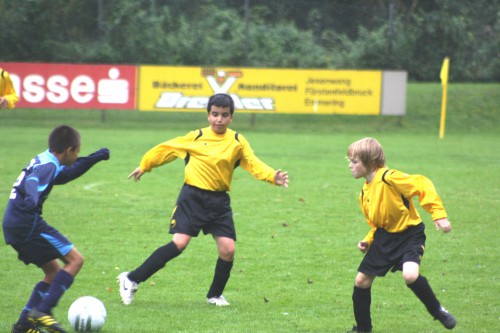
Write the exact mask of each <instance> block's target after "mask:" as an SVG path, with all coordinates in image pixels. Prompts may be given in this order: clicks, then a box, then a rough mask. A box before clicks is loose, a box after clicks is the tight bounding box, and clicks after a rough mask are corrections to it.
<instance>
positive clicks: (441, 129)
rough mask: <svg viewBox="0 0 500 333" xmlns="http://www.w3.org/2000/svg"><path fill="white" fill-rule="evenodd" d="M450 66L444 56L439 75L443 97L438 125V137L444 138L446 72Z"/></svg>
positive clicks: (448, 59)
mask: <svg viewBox="0 0 500 333" xmlns="http://www.w3.org/2000/svg"><path fill="white" fill-rule="evenodd" d="M449 68H450V58H448V57H446V58H444V61H443V66H441V73H439V77H440V78H441V85H442V86H443V99H442V101H441V124H440V125H439V138H440V139H442V138H444V126H445V121H446V93H447V90H448V74H449Z"/></svg>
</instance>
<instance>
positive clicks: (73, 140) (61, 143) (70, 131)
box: [49, 125, 80, 154]
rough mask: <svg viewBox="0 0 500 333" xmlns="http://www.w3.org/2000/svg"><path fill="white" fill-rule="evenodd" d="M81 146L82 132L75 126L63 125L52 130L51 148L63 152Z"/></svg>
mask: <svg viewBox="0 0 500 333" xmlns="http://www.w3.org/2000/svg"><path fill="white" fill-rule="evenodd" d="M78 147H80V133H78V131H77V130H76V129H74V128H73V127H70V126H67V125H61V126H58V127H56V128H54V129H53V130H52V132H51V133H50V135H49V150H50V151H51V152H54V153H58V154H60V153H63V152H64V151H65V150H66V149H68V148H71V149H77V148H78Z"/></svg>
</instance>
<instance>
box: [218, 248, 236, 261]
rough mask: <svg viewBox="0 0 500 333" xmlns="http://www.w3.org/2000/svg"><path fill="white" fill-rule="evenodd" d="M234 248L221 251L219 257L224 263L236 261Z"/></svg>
mask: <svg viewBox="0 0 500 333" xmlns="http://www.w3.org/2000/svg"><path fill="white" fill-rule="evenodd" d="M234 252H235V251H234V247H232V248H225V249H221V250H220V251H219V257H220V258H221V259H222V260H224V261H233V260H234Z"/></svg>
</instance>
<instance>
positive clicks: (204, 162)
mask: <svg viewBox="0 0 500 333" xmlns="http://www.w3.org/2000/svg"><path fill="white" fill-rule="evenodd" d="M177 158H182V159H184V161H185V163H186V166H185V169H184V175H185V178H184V181H185V183H186V184H188V185H192V186H196V187H198V188H201V189H204V190H209V191H229V190H230V187H231V180H232V178H233V172H234V169H235V168H236V167H237V166H241V167H242V168H243V169H245V170H247V171H248V172H250V174H251V175H252V176H253V177H254V178H256V179H259V180H264V181H267V182H269V183H271V184H274V173H275V170H274V169H273V168H271V167H269V166H268V165H266V164H265V163H263V162H262V161H261V160H260V159H259V158H257V156H255V154H254V152H253V150H252V148H251V147H250V144H249V143H248V141H247V140H246V139H245V138H244V137H243V135H241V134H239V133H237V132H235V131H233V130H231V129H229V128H228V129H227V131H226V133H224V134H217V133H215V132H214V131H212V129H211V128H210V127H206V128H202V129H200V130H196V131H191V132H189V133H187V134H186V135H185V136H180V137H177V138H175V139H172V140H169V141H166V142H163V143H161V144H159V145H157V146H155V147H153V148H152V149H150V150H149V151H148V152H147V153H146V154H145V155H144V156H143V158H142V160H141V163H140V165H139V168H140V169H141V171H142V172H149V171H151V169H153V168H156V167H158V166H160V165H163V164H166V163H169V162H172V161H173V160H175V159H177Z"/></svg>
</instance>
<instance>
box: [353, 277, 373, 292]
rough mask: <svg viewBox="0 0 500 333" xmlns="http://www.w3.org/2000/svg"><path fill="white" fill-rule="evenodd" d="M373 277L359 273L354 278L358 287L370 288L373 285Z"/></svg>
mask: <svg viewBox="0 0 500 333" xmlns="http://www.w3.org/2000/svg"><path fill="white" fill-rule="evenodd" d="M372 282H373V279H372V278H371V277H369V276H367V275H364V274H361V273H360V274H358V275H357V276H356V279H355V280H354V285H355V286H356V287H358V288H364V289H366V288H370V287H371V286H372Z"/></svg>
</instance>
